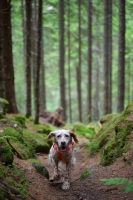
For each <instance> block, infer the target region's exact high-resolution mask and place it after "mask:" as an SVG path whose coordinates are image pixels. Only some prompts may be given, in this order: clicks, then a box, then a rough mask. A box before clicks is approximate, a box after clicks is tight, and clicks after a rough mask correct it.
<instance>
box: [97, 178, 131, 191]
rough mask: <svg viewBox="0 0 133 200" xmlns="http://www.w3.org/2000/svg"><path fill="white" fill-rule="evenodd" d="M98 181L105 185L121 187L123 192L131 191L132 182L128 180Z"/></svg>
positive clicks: (111, 179)
mask: <svg viewBox="0 0 133 200" xmlns="http://www.w3.org/2000/svg"><path fill="white" fill-rule="evenodd" d="M100 180H101V181H102V182H104V183H105V184H106V185H123V189H124V191H125V192H130V191H133V181H131V180H128V179H127V178H118V177H116V178H109V179H106V178H102V179H100Z"/></svg>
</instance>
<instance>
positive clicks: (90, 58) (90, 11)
mask: <svg viewBox="0 0 133 200" xmlns="http://www.w3.org/2000/svg"><path fill="white" fill-rule="evenodd" d="M87 92H88V95H87V98H88V99H87V102H88V115H89V121H91V119H92V0H88V86H87Z"/></svg>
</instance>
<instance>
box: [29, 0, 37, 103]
mask: <svg viewBox="0 0 133 200" xmlns="http://www.w3.org/2000/svg"><path fill="white" fill-rule="evenodd" d="M37 20H38V6H37V0H33V7H32V25H31V26H32V31H31V34H32V44H31V66H32V70H31V73H32V84H33V97H34V107H35V94H36V93H35V79H36V78H35V74H36V67H37V37H38V35H37Z"/></svg>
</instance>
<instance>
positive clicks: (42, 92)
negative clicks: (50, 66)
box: [40, 29, 46, 110]
mask: <svg viewBox="0 0 133 200" xmlns="http://www.w3.org/2000/svg"><path fill="white" fill-rule="evenodd" d="M43 56H44V43H43V29H42V40H41V69H40V109H41V110H46V94H45V65H44V59H43Z"/></svg>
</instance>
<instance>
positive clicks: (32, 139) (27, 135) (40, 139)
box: [23, 129, 51, 153]
mask: <svg viewBox="0 0 133 200" xmlns="http://www.w3.org/2000/svg"><path fill="white" fill-rule="evenodd" d="M23 137H24V139H25V140H26V141H27V142H28V143H30V144H31V145H32V147H33V148H34V150H35V152H42V153H48V152H49V149H50V146H51V141H49V140H46V137H47V135H46V134H41V133H40V134H37V133H34V132H32V131H29V130H27V129H25V130H24V133H23Z"/></svg>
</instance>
